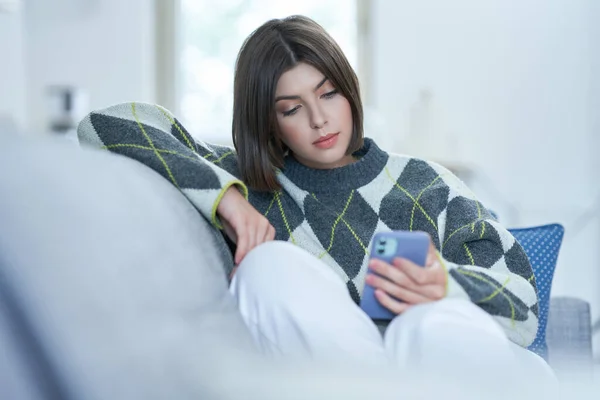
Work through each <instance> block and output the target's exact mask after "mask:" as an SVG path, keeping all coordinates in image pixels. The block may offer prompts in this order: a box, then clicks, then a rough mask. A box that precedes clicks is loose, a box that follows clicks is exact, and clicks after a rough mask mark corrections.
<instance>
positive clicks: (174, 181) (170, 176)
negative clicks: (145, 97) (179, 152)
mask: <svg viewBox="0 0 600 400" xmlns="http://www.w3.org/2000/svg"><path fill="white" fill-rule="evenodd" d="M131 113H132V114H133V117H134V118H135V121H136V122H137V124H138V126H139V128H140V130H141V131H142V134H143V135H144V136H145V137H146V139H147V140H148V143H150V147H152V149H153V150H154V154H156V157H158V159H159V160H160V162H161V163H162V164H163V166H164V167H165V169H166V170H167V174H169V178H171V181H172V182H173V184H174V185H175V186H177V187H178V188H179V185H178V184H177V181H176V180H175V177H174V176H173V173H172V172H171V169H170V168H169V166H168V165H167V162H166V161H165V160H164V159H163V158H162V157H161V155H160V153H159V152H158V150H157V149H156V147H154V143H152V139H150V136H148V134H147V133H146V130H145V129H144V126H143V125H142V123H141V122H140V119H139V118H138V115H137V112H136V111H135V103H131Z"/></svg>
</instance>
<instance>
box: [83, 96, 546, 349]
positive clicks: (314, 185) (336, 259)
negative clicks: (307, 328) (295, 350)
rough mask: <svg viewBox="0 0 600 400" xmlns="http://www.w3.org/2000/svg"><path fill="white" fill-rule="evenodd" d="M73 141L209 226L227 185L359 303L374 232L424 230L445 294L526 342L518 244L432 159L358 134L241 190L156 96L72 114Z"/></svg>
mask: <svg viewBox="0 0 600 400" xmlns="http://www.w3.org/2000/svg"><path fill="white" fill-rule="evenodd" d="M78 137H79V140H80V142H81V143H82V144H85V145H91V146H95V147H98V148H102V149H108V150H110V151H111V152H114V153H118V154H121V155H124V156H127V157H130V158H133V159H135V160H138V161H139V162H142V163H143V164H145V165H147V166H148V167H150V168H152V169H154V170H155V171H157V172H158V173H160V174H161V175H163V176H164V177H165V178H166V179H168V180H169V181H170V182H171V183H172V184H173V185H175V186H176V187H177V188H179V190H181V192H182V193H183V194H184V195H185V196H187V198H188V199H189V200H190V201H191V202H192V204H194V206H195V207H196V208H197V209H198V210H199V212H200V213H202V215H203V216H204V217H206V218H207V219H208V220H209V221H211V222H212V223H213V225H215V226H216V227H217V228H220V227H221V226H220V223H219V219H218V217H217V215H216V210H217V205H218V204H219V201H220V199H221V198H222V196H223V194H224V193H225V191H226V190H227V189H228V188H229V187H230V186H232V185H237V187H238V188H239V189H240V190H241V192H242V193H243V194H245V195H246V196H247V198H248V200H249V201H250V203H251V204H252V205H253V206H254V207H255V208H256V209H257V210H258V211H259V212H261V213H263V214H264V215H265V216H266V217H267V219H268V220H269V221H270V223H271V224H272V225H273V226H274V227H275V229H276V232H277V233H276V240H284V241H289V242H292V243H294V244H296V245H297V246H300V247H301V248H303V249H304V250H306V251H308V252H310V253H311V254H313V255H314V256H315V257H317V258H319V259H321V260H323V261H324V262H325V263H326V264H327V265H329V266H330V267H331V268H332V269H333V270H334V271H335V272H336V273H337V274H338V275H339V277H340V279H342V280H343V281H344V282H346V285H347V287H348V290H349V292H350V294H351V296H352V298H353V299H354V300H355V301H356V302H358V301H359V300H360V296H361V293H362V289H363V286H364V281H365V274H366V273H367V263H368V255H369V245H370V242H371V238H372V237H373V235H374V234H375V233H376V232H380V231H390V230H411V231H417V230H418V231H425V232H427V233H429V234H430V235H431V237H432V238H433V241H434V244H435V245H436V247H437V249H438V251H439V252H440V254H441V256H442V258H443V263H444V265H445V268H446V270H447V271H448V286H447V293H446V296H447V297H455V298H464V299H470V301H472V302H473V303H475V304H477V305H478V306H480V307H481V308H482V309H483V310H485V311H486V312H488V313H489V314H490V315H492V316H493V317H494V318H495V319H496V321H497V322H498V323H499V324H500V325H501V326H502V327H503V328H504V330H505V331H506V334H507V336H508V337H509V339H510V340H512V341H513V342H515V343H517V344H519V345H521V346H524V347H525V346H528V345H529V344H531V343H532V342H533V340H534V338H535V336H536V333H537V328H538V298H537V290H536V286H535V279H534V275H533V271H532V269H531V266H530V264H529V261H528V258H527V256H526V255H525V253H524V251H523V249H522V248H521V246H520V245H519V243H518V242H517V241H516V240H515V239H514V237H513V236H512V235H511V234H510V233H509V232H508V231H507V230H506V229H505V228H503V227H502V226H501V225H500V224H499V223H498V222H497V221H496V220H495V219H494V218H493V217H492V216H491V215H490V213H489V212H488V210H487V209H486V208H485V207H484V206H483V205H482V204H481V203H480V202H479V201H478V200H477V199H476V198H475V196H474V195H473V194H472V192H471V191H470V190H469V189H468V188H467V187H466V186H465V185H464V184H463V183H462V182H461V181H460V180H459V179H458V178H457V177H456V176H454V175H453V174H452V173H451V172H449V171H448V170H447V169H445V168H443V167H441V166H440V165H437V164H435V163H432V162H427V161H424V160H420V159H416V158H412V157H408V156H403V155H395V154H388V153H386V152H384V151H382V150H381V149H379V147H377V145H376V144H375V143H374V142H373V141H372V140H369V139H365V144H364V146H363V148H362V149H361V150H359V152H357V153H356V155H357V156H358V157H359V160H358V161H356V162H354V163H352V164H350V165H347V166H345V167H341V168H336V169H332V170H315V169H311V168H308V167H306V166H304V165H302V164H300V163H298V162H297V161H295V159H294V158H293V157H286V159H285V166H284V168H283V169H282V170H281V171H279V173H278V175H277V177H278V180H279V182H280V184H281V186H282V188H283V189H282V190H281V191H277V192H274V193H265V192H255V191H252V190H248V189H247V187H246V185H244V183H243V182H242V181H241V180H240V179H239V171H238V165H237V157H236V154H235V151H234V150H233V149H231V148H229V147H223V146H213V145H209V144H206V143H203V142H201V141H199V140H196V139H194V138H192V136H191V135H190V134H189V133H188V132H187V131H186V130H185V128H184V127H183V126H182V125H181V124H180V123H179V121H178V120H177V119H176V118H175V117H174V116H173V115H172V114H171V113H170V112H168V111H167V110H165V109H164V108H162V107H160V106H156V105H151V104H144V103H125V104H118V105H115V106H112V107H109V108H107V109H103V110H99V111H94V112H92V113H90V114H89V115H88V116H87V117H86V118H84V120H83V121H82V122H81V123H80V125H79V128H78Z"/></svg>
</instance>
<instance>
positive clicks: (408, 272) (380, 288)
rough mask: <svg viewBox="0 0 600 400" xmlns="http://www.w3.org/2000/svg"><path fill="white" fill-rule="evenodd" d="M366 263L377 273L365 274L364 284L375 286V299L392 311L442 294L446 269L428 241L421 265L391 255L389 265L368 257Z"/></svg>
mask: <svg viewBox="0 0 600 400" xmlns="http://www.w3.org/2000/svg"><path fill="white" fill-rule="evenodd" d="M369 267H370V270H371V271H373V272H376V273H377V274H378V275H380V276H377V275H376V274H372V273H370V274H368V275H367V278H366V282H367V284H368V285H371V286H373V287H374V288H375V296H376V297H377V300H379V302H380V303H381V304H382V305H383V306H384V307H385V308H387V309H388V310H390V311H391V312H393V313H394V314H402V313H403V312H404V311H406V310H407V309H408V308H409V307H411V306H412V305H415V304H421V303H429V302H432V301H436V300H440V299H442V298H443V297H444V296H445V295H446V283H447V280H448V277H447V273H446V271H445V270H444V268H443V267H442V264H441V261H440V259H439V257H438V253H437V251H436V249H435V246H434V245H433V243H431V242H430V244H429V252H428V254H427V261H426V263H425V267H422V266H420V265H417V264H415V263H413V262H411V261H409V260H407V259H404V258H396V259H394V261H393V263H392V264H391V265H390V264H388V263H386V262H385V261H382V260H378V259H372V260H371V261H370V262H369ZM398 299H400V300H402V301H399V300H398Z"/></svg>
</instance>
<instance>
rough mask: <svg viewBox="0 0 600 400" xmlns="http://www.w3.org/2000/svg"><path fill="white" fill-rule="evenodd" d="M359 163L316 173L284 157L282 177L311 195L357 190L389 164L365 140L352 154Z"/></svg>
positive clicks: (369, 141) (372, 142)
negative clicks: (314, 193) (313, 193)
mask: <svg viewBox="0 0 600 400" xmlns="http://www.w3.org/2000/svg"><path fill="white" fill-rule="evenodd" d="M353 155H354V156H356V157H358V158H359V159H358V160H357V161H355V162H353V163H352V164H348V165H346V166H343V167H339V168H333V169H314V168H309V167H307V166H305V165H303V164H300V163H299V162H298V161H297V160H296V159H295V158H294V157H292V156H287V157H285V164H284V167H283V170H282V172H283V174H284V175H285V176H286V177H287V178H288V179H289V180H290V181H292V182H293V183H294V184H295V185H296V186H298V187H299V188H301V189H303V190H306V191H309V192H324V191H328V192H329V191H338V190H351V189H358V188H360V187H362V186H364V185H366V184H367V183H369V182H371V181H372V180H374V179H375V178H376V177H377V175H379V173H380V172H381V171H382V170H383V167H384V166H385V164H386V163H387V160H388V157H389V156H388V154H387V153H386V152H385V151H383V150H381V149H380V148H379V147H378V146H377V145H376V144H375V142H374V141H373V140H372V139H369V138H365V139H364V144H363V147H362V148H361V149H360V150H358V151H356V152H355V153H353Z"/></svg>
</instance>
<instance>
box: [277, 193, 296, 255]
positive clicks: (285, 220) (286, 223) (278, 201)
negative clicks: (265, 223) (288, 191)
mask: <svg viewBox="0 0 600 400" xmlns="http://www.w3.org/2000/svg"><path fill="white" fill-rule="evenodd" d="M275 196H276V197H277V205H278V206H279V211H280V212H281V218H282V219H283V223H284V224H285V228H286V229H287V231H288V235H290V239H292V243H293V244H296V240H295V239H294V235H293V234H292V230H291V229H290V225H289V224H288V221H287V218H286V217H285V212H284V211H283V205H282V204H281V199H280V198H279V192H275Z"/></svg>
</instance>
